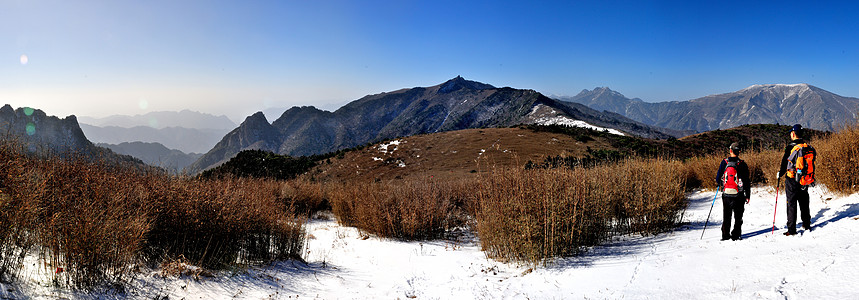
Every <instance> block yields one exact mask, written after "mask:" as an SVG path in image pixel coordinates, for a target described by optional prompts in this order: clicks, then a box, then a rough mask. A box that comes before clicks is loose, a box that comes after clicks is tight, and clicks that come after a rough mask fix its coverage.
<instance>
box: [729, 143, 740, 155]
mask: <svg viewBox="0 0 859 300" xmlns="http://www.w3.org/2000/svg"><path fill="white" fill-rule="evenodd" d="M729 148H730V149H731V150H733V151H734V153H739V152H740V143H737V142H734V143H732V144H731V146H730V147H729Z"/></svg>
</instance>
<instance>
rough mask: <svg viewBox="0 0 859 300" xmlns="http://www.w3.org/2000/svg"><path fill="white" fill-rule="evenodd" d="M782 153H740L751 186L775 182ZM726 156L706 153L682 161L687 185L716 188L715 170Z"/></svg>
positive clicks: (690, 186)
mask: <svg viewBox="0 0 859 300" xmlns="http://www.w3.org/2000/svg"><path fill="white" fill-rule="evenodd" d="M782 154H783V153H782V152H781V151H779V150H763V151H760V152H750V153H741V154H740V159H742V160H743V161H745V162H746V164H747V165H748V166H749V180H751V184H752V186H754V185H759V184H771V183H773V182H775V179H776V178H775V175H776V172H778V168H779V166H780V163H781V162H780V160H781V157H782ZM727 156H728V155H727V154H725V155H707V156H699V157H695V158H690V159H687V160H686V161H685V162H684V163H683V174H684V176H686V178H687V183H688V184H687V187H688V188H697V187H700V188H704V189H710V190H713V189H716V185H717V184H718V181H717V180H716V172H717V171H718V170H719V164H721V162H722V160H724V159H725V158H726V157H727Z"/></svg>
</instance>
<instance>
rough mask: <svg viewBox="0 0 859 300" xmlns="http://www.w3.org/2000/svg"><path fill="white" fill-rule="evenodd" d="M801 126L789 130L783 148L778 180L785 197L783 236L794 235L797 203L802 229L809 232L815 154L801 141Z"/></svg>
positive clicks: (797, 125)
mask: <svg viewBox="0 0 859 300" xmlns="http://www.w3.org/2000/svg"><path fill="white" fill-rule="evenodd" d="M801 136H802V125H799V124H796V125H793V128H791V129H790V139H791V141H790V143H788V144H787V147H785V148H784V156H783V157H782V159H781V167H780V168H779V171H778V174H776V176H777V178H778V180H781V177H782V176H784V175H787V178H786V179H785V180H784V193H785V195H786V196H787V231H786V232H785V233H784V235H795V234H796V204H797V203H799V210H800V211H801V215H800V217H801V218H802V228H803V229H805V230H811V212H810V211H809V207H808V202H809V199H808V186H809V185H810V184H812V183H814V158H815V156H816V155H817V152H816V151H815V150H814V148H812V147H811V146H809V145H808V143H807V142H806V141H805V140H803V139H802V137H801Z"/></svg>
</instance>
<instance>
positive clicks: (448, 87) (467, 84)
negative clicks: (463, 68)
mask: <svg viewBox="0 0 859 300" xmlns="http://www.w3.org/2000/svg"><path fill="white" fill-rule="evenodd" d="M494 88H495V87H494V86H492V85H489V84H485V83H481V82H477V81H471V80H466V79H465V78H462V76H456V77H454V78H453V79H451V80H448V81H446V82H445V83H442V84H441V87H439V89H438V92H439V93H440V94H444V93H451V92H455V91H458V90H461V89H471V90H486V89H494Z"/></svg>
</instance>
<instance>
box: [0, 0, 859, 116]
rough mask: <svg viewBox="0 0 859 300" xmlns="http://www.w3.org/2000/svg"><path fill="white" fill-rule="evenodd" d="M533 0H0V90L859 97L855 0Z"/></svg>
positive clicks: (65, 101) (270, 97) (54, 101)
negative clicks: (442, 86)
mask: <svg viewBox="0 0 859 300" xmlns="http://www.w3.org/2000/svg"><path fill="white" fill-rule="evenodd" d="M533 2H538V1H325V0H319V1H172V0H171V1H149V0H147V1H139V0H136V1H32V0H20V1H15V0H0V102H2V103H10V104H12V105H13V106H15V107H18V106H32V107H36V108H41V109H43V110H46V112H47V113H48V114H53V115H59V116H65V115H69V114H76V115H83V116H105V115H109V114H116V113H118V114H136V113H144V112H147V111H155V110H180V109H183V108H189V109H192V110H197V111H202V112H208V113H213V114H226V115H227V116H229V117H231V118H233V119H235V120H236V121H240V120H241V119H243V118H244V116H247V115H249V114H251V113H253V112H255V111H258V110H262V109H264V108H267V107H288V106H293V105H316V106H320V107H323V108H327V109H333V108H336V107H338V106H339V105H340V104H344V103H346V102H348V101H351V100H355V99H358V98H360V97H362V96H364V95H366V94H374V93H378V92H383V91H391V90H396V89H400V88H406V87H415V86H430V85H435V84H438V83H441V82H444V81H445V80H448V79H450V78H453V77H455V76H457V75H462V76H463V77H465V78H467V79H471V80H476V81H481V82H485V83H490V84H493V85H496V86H512V87H516V88H529V89H535V90H537V91H540V92H543V93H545V94H554V95H575V94H577V93H578V92H579V91H581V90H582V89H592V88H594V87H597V86H608V87H610V88H612V89H614V90H617V91H619V92H621V93H623V94H624V95H626V96H627V97H631V98H632V97H639V98H642V99H644V100H645V101H651V102H656V101H666V100H688V99H691V98H697V97H701V96H705V95H709V94H715V93H723V92H731V91H735V90H739V89H742V88H744V87H747V86H749V85H752V84H763V83H800V82H804V83H809V84H812V85H815V86H818V87H820V88H823V89H827V90H829V91H832V92H835V93H837V94H840V95H844V96H853V97H859V17H857V16H859V9H857V8H859V7H857V5H853V4H837V3H827V4H825V5H824V4H820V3H818V2H790V1H773V2H759V1H743V2H735V3H729V2H723V1H662V2H647V1H587V2H577V1H558V2H542V1H539V2H541V3H542V4H535V3H533ZM270 121H271V120H270Z"/></svg>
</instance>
